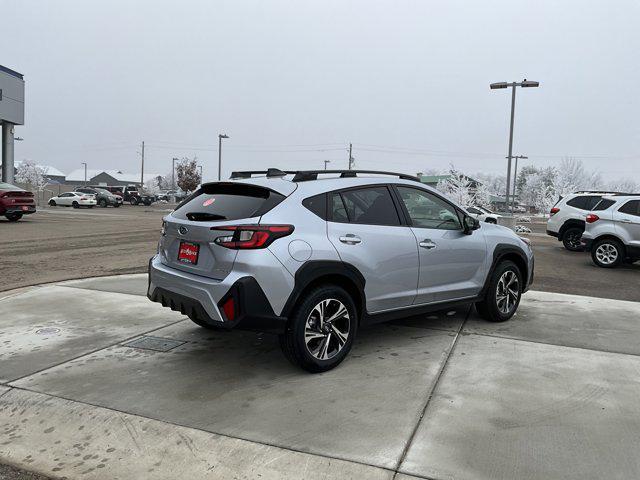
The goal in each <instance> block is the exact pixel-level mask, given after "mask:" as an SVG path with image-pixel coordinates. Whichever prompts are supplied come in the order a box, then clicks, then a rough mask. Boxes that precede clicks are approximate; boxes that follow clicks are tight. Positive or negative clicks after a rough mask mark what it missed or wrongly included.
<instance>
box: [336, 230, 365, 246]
mask: <svg viewBox="0 0 640 480" xmlns="http://www.w3.org/2000/svg"><path fill="white" fill-rule="evenodd" d="M340 241H341V242H342V243H346V244H347V245H356V244H357V243H360V242H362V239H361V238H360V237H357V236H355V235H354V234H352V233H348V234H346V235H345V236H344V237H340Z"/></svg>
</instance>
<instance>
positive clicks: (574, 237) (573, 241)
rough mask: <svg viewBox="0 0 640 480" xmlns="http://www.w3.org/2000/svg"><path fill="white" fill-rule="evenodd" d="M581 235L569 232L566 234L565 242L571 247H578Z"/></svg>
mask: <svg viewBox="0 0 640 480" xmlns="http://www.w3.org/2000/svg"><path fill="white" fill-rule="evenodd" d="M581 238H582V235H581V234H579V233H577V232H571V233H568V234H567V244H568V245H569V246H570V247H571V248H573V249H579V248H580V247H581V246H582V243H581V242H580V239H581Z"/></svg>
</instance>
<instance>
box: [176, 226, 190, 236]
mask: <svg viewBox="0 0 640 480" xmlns="http://www.w3.org/2000/svg"><path fill="white" fill-rule="evenodd" d="M188 232H189V229H188V228H187V227H185V226H184V225H183V226H181V227H180V228H178V233H180V235H186V234H187V233H188Z"/></svg>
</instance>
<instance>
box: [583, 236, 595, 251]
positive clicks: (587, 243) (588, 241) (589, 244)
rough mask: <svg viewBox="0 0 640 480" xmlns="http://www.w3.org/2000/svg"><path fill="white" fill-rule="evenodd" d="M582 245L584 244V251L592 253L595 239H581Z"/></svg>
mask: <svg viewBox="0 0 640 480" xmlns="http://www.w3.org/2000/svg"><path fill="white" fill-rule="evenodd" d="M580 243H582V246H583V247H584V250H585V251H586V252H590V251H591V247H592V246H593V239H592V238H584V237H582V238H581V239H580Z"/></svg>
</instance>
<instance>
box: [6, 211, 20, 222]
mask: <svg viewBox="0 0 640 480" xmlns="http://www.w3.org/2000/svg"><path fill="white" fill-rule="evenodd" d="M5 217H7V220H9V221H10V222H17V221H18V220H20V219H21V218H22V214H21V213H9V214H7V215H5Z"/></svg>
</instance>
